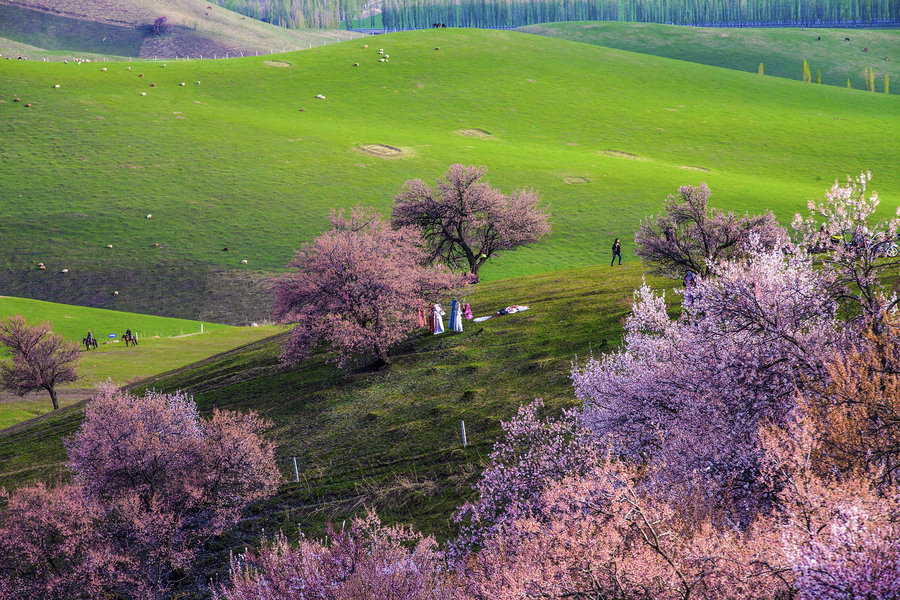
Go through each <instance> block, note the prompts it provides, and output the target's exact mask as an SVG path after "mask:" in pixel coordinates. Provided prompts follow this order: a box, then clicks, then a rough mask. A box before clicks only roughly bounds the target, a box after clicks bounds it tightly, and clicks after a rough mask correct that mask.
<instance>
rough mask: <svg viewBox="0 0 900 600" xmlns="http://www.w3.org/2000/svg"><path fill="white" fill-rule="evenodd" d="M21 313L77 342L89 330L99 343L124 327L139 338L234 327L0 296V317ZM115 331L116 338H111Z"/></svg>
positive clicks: (105, 340) (120, 331)
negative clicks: (46, 323)
mask: <svg viewBox="0 0 900 600" xmlns="http://www.w3.org/2000/svg"><path fill="white" fill-rule="evenodd" d="M12 315H22V316H23V317H25V319H26V320H28V321H29V322H35V323H36V322H42V321H50V324H51V325H52V326H53V332H54V333H58V334H60V335H63V336H65V337H67V338H69V339H70V340H72V341H74V342H80V341H81V339H82V338H84V337H85V336H86V335H87V332H88V331H90V332H91V333H93V335H94V337H95V338H97V341H98V342H99V343H101V344H103V343H105V342H107V341H109V340H111V339H116V340H121V338H122V334H124V333H125V330H126V329H131V331H132V332H133V333H135V334H136V335H137V336H138V338H139V339H140V340H147V339H150V338H153V337H174V336H184V335H189V334H195V333H200V332H201V327H202V331H203V332H207V333H208V332H211V331H216V330H220V329H233V328H232V327H229V326H228V325H222V324H220V323H200V322H197V321H189V320H187V319H172V318H168V317H157V316H154V315H142V314H137V313H126V312H119V311H115V310H106V309H102V308H88V307H83V306H72V305H68V304H58V303H55V302H42V301H40V300H31V299H28V298H11V297H9V296H0V318H4V317H9V316H12ZM110 335H115V338H110Z"/></svg>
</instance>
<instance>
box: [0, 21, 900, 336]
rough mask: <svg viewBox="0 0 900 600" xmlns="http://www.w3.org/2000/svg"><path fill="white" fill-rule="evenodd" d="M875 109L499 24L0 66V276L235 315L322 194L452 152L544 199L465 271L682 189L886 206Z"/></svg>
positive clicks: (779, 82)
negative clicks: (265, 52) (219, 51)
mask: <svg viewBox="0 0 900 600" xmlns="http://www.w3.org/2000/svg"><path fill="white" fill-rule="evenodd" d="M364 42H368V45H369V47H368V48H366V47H364V46H365V43H364ZM378 47H383V48H384V49H385V52H386V53H387V54H388V55H389V56H390V60H389V62H379V59H380V55H378V54H377V53H376V51H377V49H378ZM436 48H439V50H438V49H436ZM357 63H358V64H359V66H358V67H357V66H354V65H355V64H357ZM103 68H107V70H106V71H103V70H102V69H103ZM197 82H199V83H197ZM181 84H185V85H181ZM56 85H59V87H58V88H57V87H55V86H56ZM318 94H321V95H324V96H325V99H324V100H319V99H316V95H318ZM16 98H19V99H20V100H21V101H20V102H15V101H14V100H15V99H16ZM27 104H28V105H30V106H26V105H27ZM301 109H302V110H301ZM898 116H900V101H898V99H897V98H896V97H895V96H887V95H885V94H873V93H866V92H863V91H860V90H847V89H841V88H836V87H832V86H817V85H809V84H803V83H800V82H797V81H787V80H784V79H779V78H775V77H760V76H758V75H756V74H749V73H741V72H736V71H733V70H726V69H720V68H714V67H709V66H704V65H697V64H692V63H688V62H683V61H676V60H671V59H667V58H660V57H654V56H648V55H641V54H634V53H629V52H624V51H620V50H613V49H608V48H604V47H600V46H596V45H589V44H582V43H576V42H570V41H565V40H558V39H552V38H549V37H545V36H536V35H529V34H525V33H520V32H510V31H485V30H449V29H445V30H440V31H413V32H404V33H397V34H390V35H385V36H379V37H377V38H369V39H367V40H364V41H352V42H345V43H342V44H334V45H329V46H327V47H321V48H315V49H312V50H307V51H304V52H299V53H288V54H283V55H279V56H270V57H259V58H256V57H252V58H245V59H233V60H219V61H177V62H169V63H168V64H167V65H163V64H160V63H152V62H148V63H129V64H124V63H109V64H104V65H102V66H101V65H96V64H93V63H92V64H71V63H70V64H68V65H65V64H59V63H38V62H34V61H0V136H2V138H3V140H4V143H3V144H2V146H0V190H2V192H0V194H2V202H0V288H2V289H3V290H5V293H7V294H10V295H17V296H24V297H31V298H40V299H47V300H55V301H65V302H69V303H80V304H85V305H91V306H100V307H106V308H116V309H120V310H130V311H139V312H146V311H151V312H154V313H157V314H163V315H167V316H178V317H184V318H200V319H203V320H208V321H219V322H228V323H249V322H250V321H254V320H259V319H260V318H263V317H265V316H266V314H267V312H268V308H267V307H268V304H269V298H268V293H267V291H266V277H268V276H270V275H272V274H277V273H278V272H280V271H281V270H283V269H284V268H285V265H286V263H287V262H288V260H289V258H290V256H291V253H292V251H293V250H294V249H295V248H297V247H298V246H299V245H300V243H302V242H303V241H305V240H308V239H310V238H311V237H313V236H314V235H315V234H316V233H317V232H319V231H321V230H322V229H323V228H324V227H325V226H326V223H327V215H328V212H329V210H330V209H331V208H332V207H335V206H339V207H341V206H342V207H347V206H352V205H354V204H357V203H362V204H371V205H374V206H376V207H378V208H379V209H381V210H382V211H384V212H385V213H386V212H387V211H388V210H389V206H390V203H391V198H392V196H393V194H395V193H396V192H397V191H398V189H399V188H400V186H401V185H402V183H403V182H404V181H405V180H407V179H409V178H413V177H421V178H423V179H426V180H433V179H435V178H437V177H439V176H440V175H441V174H442V173H443V171H444V170H445V169H446V167H447V166H448V165H449V164H451V163H454V162H462V163H467V164H483V165H486V166H488V168H489V171H488V175H487V180H488V181H489V182H490V183H491V184H493V185H495V186H497V187H500V188H501V189H502V190H503V191H507V192H508V191H511V190H512V189H514V188H516V187H533V188H535V189H537V190H539V191H540V192H541V193H542V195H543V197H544V199H545V201H546V202H547V203H548V204H549V205H550V206H551V210H552V212H553V226H554V232H553V234H552V235H551V236H550V238H549V240H548V241H546V242H545V243H543V244H541V245H540V246H537V247H534V248H530V249H526V250H521V251H517V252H512V253H507V254H505V255H502V256H500V257H498V258H497V259H496V260H495V261H494V262H493V264H491V263H489V264H488V265H486V266H485V268H484V269H483V273H484V278H485V279H486V280H490V279H497V278H502V277H510V276H517V275H524V274H529V273H541V272H550V271H553V270H556V269H560V268H569V267H576V266H584V265H590V264H596V263H598V262H602V261H603V260H605V259H606V257H607V256H608V252H609V251H608V247H609V246H610V245H611V242H612V239H613V238H615V237H621V238H622V239H623V241H624V242H625V248H624V250H625V254H626V260H627V256H628V254H629V253H630V243H629V242H630V237H631V232H633V231H634V229H635V228H636V226H637V224H638V222H639V220H640V219H641V218H643V217H645V216H646V215H648V214H650V213H653V212H655V211H657V210H658V208H659V206H660V203H661V202H662V200H663V199H664V198H665V197H666V195H667V194H669V193H671V192H674V191H675V190H676V188H677V186H679V185H682V184H686V183H691V184H697V183H700V182H701V181H706V182H708V184H709V185H710V187H711V189H712V191H713V197H712V202H713V203H714V204H715V205H717V206H720V207H724V208H728V209H733V210H737V211H746V210H752V211H760V210H763V209H765V208H771V209H772V210H774V212H775V213H776V216H778V217H779V218H780V219H782V221H784V222H786V221H787V220H789V219H790V217H791V216H792V214H793V212H794V211H795V210H800V209H803V208H804V207H805V204H806V200H807V199H808V198H811V197H815V196H820V195H821V194H823V193H824V191H825V190H826V189H827V187H828V186H829V185H830V183H831V182H832V181H833V180H834V179H835V178H843V177H844V176H845V175H847V174H853V173H856V172H858V171H860V170H863V169H870V170H871V171H872V172H873V174H874V179H873V182H872V184H871V187H872V188H874V189H877V190H878V191H879V193H880V195H881V197H882V200H883V206H885V209H886V210H888V209H891V208H893V207H895V206H896V205H897V203H898V198H900V197H898V194H900V174H898V172H897V170H896V168H895V164H894V163H895V158H896V156H897V155H898V154H900V152H898V151H900V142H898V131H900V119H898ZM148 215H152V218H148ZM107 244H113V245H114V248H113V249H108V248H106V246H107ZM154 244H158V246H154ZM224 248H228V251H225V250H224ZM242 260H247V261H248V262H247V264H246V265H243V264H242ZM38 262H44V263H46V265H47V267H48V268H47V270H46V271H39V270H37V269H36V265H37V263H38ZM63 269H68V271H69V272H68V273H66V274H64V273H61V271H62V270H63ZM113 290H119V291H120V294H119V295H118V296H114V295H113V294H112V292H113Z"/></svg>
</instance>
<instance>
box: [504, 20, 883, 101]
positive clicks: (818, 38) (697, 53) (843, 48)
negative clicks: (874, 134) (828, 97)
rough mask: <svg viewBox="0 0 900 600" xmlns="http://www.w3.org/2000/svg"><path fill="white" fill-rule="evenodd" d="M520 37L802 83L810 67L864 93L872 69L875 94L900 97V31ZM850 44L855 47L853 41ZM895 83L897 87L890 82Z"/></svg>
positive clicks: (537, 28)
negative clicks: (886, 86) (761, 73)
mask: <svg viewBox="0 0 900 600" xmlns="http://www.w3.org/2000/svg"><path fill="white" fill-rule="evenodd" d="M519 31H525V32H528V33H537V34H540V35H548V36H552V37H556V38H562V39H567V40H572V41H576V42H585V43H588V44H597V45H600V46H607V47H609V48H618V49H620V50H628V51H630V52H640V53H645V54H652V55H654V56H663V57H666V58H674V59H678V60H686V61H690V62H695V63H700V64H703V65H711V66H714V67H724V68H726V69H736V70H738V71H748V72H751V73H756V72H757V70H758V69H759V63H763V71H764V73H765V74H766V75H770V76H775V77H785V78H787V79H793V80H795V81H799V80H801V78H802V65H803V60H804V59H805V60H807V61H808V62H809V66H810V70H811V71H812V77H813V81H815V78H816V71H819V72H820V73H821V76H822V83H823V84H826V85H836V86H840V87H846V86H847V80H848V79H849V80H850V85H851V86H852V87H853V88H856V89H858V90H865V89H866V84H865V70H866V69H867V68H868V69H873V70H874V71H875V90H876V92H883V91H884V76H885V75H887V76H888V80H889V81H888V83H889V88H890V90H891V93H893V94H900V85H898V84H897V82H898V81H900V29H824V28H810V29H801V28H799V27H785V28H781V27H767V28H759V29H754V28H724V27H682V26H678V25H659V24H656V23H618V22H615V23H614V22H588V23H585V22H577V23H544V24H540V25H529V26H528V27H522V28H520V29H519ZM847 38H849V40H850V41H847ZM891 82H894V85H893V86H890V83H891Z"/></svg>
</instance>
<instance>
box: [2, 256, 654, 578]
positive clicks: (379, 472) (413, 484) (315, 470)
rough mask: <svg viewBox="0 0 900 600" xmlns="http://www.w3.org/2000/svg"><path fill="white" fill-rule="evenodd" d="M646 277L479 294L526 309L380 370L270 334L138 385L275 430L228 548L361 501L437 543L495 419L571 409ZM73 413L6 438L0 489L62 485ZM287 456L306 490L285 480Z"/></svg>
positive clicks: (487, 303) (464, 494)
mask: <svg viewBox="0 0 900 600" xmlns="http://www.w3.org/2000/svg"><path fill="white" fill-rule="evenodd" d="M641 277H642V270H641V269H640V267H638V266H637V265H632V266H623V267H616V268H612V269H611V268H610V267H609V266H605V267H593V268H583V269H575V270H570V271H561V272H558V273H553V274H547V275H536V276H530V277H526V278H523V279H512V280H503V281H495V282H491V283H485V284H481V285H479V286H475V289H473V290H472V291H471V292H470V293H469V295H468V297H467V300H468V301H469V302H471V304H472V307H473V311H474V313H475V315H476V316H479V315H486V314H491V313H493V312H495V311H496V310H498V309H500V308H503V307H505V306H507V305H509V304H528V305H530V307H531V309H530V310H529V311H527V312H523V313H519V314H514V315H507V316H502V317H495V318H492V319H490V320H488V321H485V322H483V323H479V324H475V323H472V322H469V321H466V322H465V323H464V327H465V329H466V330H465V332H463V333H461V334H455V333H450V334H445V335H440V336H433V335H430V334H428V333H425V332H424V331H420V332H419V333H417V334H415V335H413V337H412V338H411V339H410V340H409V341H408V342H407V343H405V344H403V345H402V346H401V347H400V348H399V349H398V350H397V352H396V358H395V362H394V364H393V365H392V366H391V367H390V368H389V369H385V370H381V371H371V370H369V369H367V368H365V366H363V365H360V366H358V367H357V368H355V369H353V370H350V371H342V370H338V369H336V368H334V367H331V366H327V365H325V364H324V363H323V362H322V360H321V358H319V357H316V358H314V359H312V360H310V361H308V362H306V363H303V364H301V365H300V366H299V367H297V368H283V367H281V366H280V365H279V363H278V358H277V356H278V353H279V351H280V337H279V336H276V337H273V338H268V339H264V340H261V341H258V342H256V343H253V344H250V345H248V346H245V347H242V348H239V349H236V350H233V351H230V352H226V353H224V354H222V355H219V356H214V357H212V358H209V359H207V360H205V361H202V362H200V363H198V364H195V365H191V366H190V367H187V368H185V369H181V370H178V371H175V372H172V373H169V374H166V375H162V376H159V377H151V378H150V379H148V380H147V381H142V382H140V383H138V384H137V385H136V386H132V387H133V389H134V390H135V391H137V392H140V391H142V390H145V389H149V388H153V389H159V390H163V391H175V390H179V389H180V390H186V391H188V392H191V393H193V394H194V397H195V399H196V400H197V402H198V404H199V405H200V407H201V410H202V411H204V412H207V413H208V412H209V411H211V410H212V409H213V408H214V407H218V408H228V409H239V410H247V409H253V410H257V411H259V412H260V413H261V414H262V415H264V416H265V417H267V418H269V419H271V420H272V421H273V423H274V425H275V426H274V429H273V430H272V432H271V436H272V439H273V440H274V441H275V443H276V444H277V446H278V461H279V466H280V467H281V469H282V472H283V473H284V474H285V477H286V481H285V484H284V485H283V486H282V487H281V490H280V492H279V494H278V495H277V496H275V497H274V498H272V499H270V500H268V501H266V502H264V503H260V504H258V505H256V506H255V507H254V508H253V510H252V511H251V514H252V515H253V516H252V518H251V519H250V520H249V521H247V522H246V523H245V525H244V526H242V529H241V531H239V532H237V533H236V534H235V536H234V537H232V538H229V539H228V540H227V544H238V545H239V544H243V543H248V541H249V542H250V543H252V540H254V539H255V538H256V536H257V535H258V532H259V531H260V529H261V528H265V529H266V530H267V531H274V530H277V528H278V527H284V528H285V531H292V532H295V531H296V527H295V525H294V524H295V523H296V524H299V525H302V526H303V527H304V530H305V531H307V532H310V533H321V532H322V531H323V530H324V526H325V524H326V522H327V521H328V520H339V519H343V518H346V517H347V516H348V515H350V514H353V513H356V512H358V511H359V510H360V509H361V508H362V507H363V506H364V505H365V506H374V507H377V508H378V510H379V511H380V512H382V513H383V514H384V515H385V516H386V517H387V518H389V519H390V520H400V521H406V522H413V523H415V524H416V525H418V526H421V527H423V528H425V530H427V531H429V532H434V533H436V534H438V535H439V536H440V537H445V536H446V535H448V534H449V532H450V531H451V530H452V529H453V527H452V524H451V523H450V517H451V515H452V513H453V511H454V509H455V507H456V506H457V505H458V504H459V503H460V502H461V501H462V500H463V499H464V498H468V497H470V496H471V489H470V486H471V484H472V483H473V482H474V480H475V478H476V477H477V476H478V473H479V472H480V471H481V469H482V468H483V464H484V461H485V460H486V457H487V455H488V453H489V452H490V449H491V447H492V444H493V442H494V441H495V440H496V438H497V436H498V435H499V433H500V429H499V424H500V421H502V420H507V419H509V418H510V417H511V416H512V415H513V414H515V411H516V409H517V408H518V406H519V405H520V404H522V403H527V402H530V401H532V400H533V399H534V398H537V397H542V398H543V399H544V401H545V403H546V405H547V406H548V407H549V410H554V411H555V410H558V409H559V408H560V407H563V406H571V405H573V404H574V402H575V399H574V395H573V393H572V387H571V382H570V381H569V371H570V368H571V361H573V360H576V359H578V360H583V359H585V358H586V357H587V356H588V355H589V354H590V353H592V352H594V353H597V352H604V351H607V350H608V349H609V348H611V347H612V346H614V345H615V344H617V343H618V340H619V339H620V338H621V331H622V319H623V318H624V316H625V315H626V314H627V313H628V311H629V310H630V307H631V295H632V294H631V292H632V290H633V288H634V287H636V286H639V285H640V282H641ZM652 281H653V283H654V284H657V285H660V286H665V285H671V284H667V282H662V281H659V280H652ZM670 296H671V294H670ZM139 348H140V346H139ZM81 411H82V406H81V405H80V404H79V405H75V406H70V407H68V408H64V409H61V410H59V411H56V412H55V413H53V414H48V415H45V416H43V417H41V418H39V419H34V420H32V421H29V422H27V423H21V424H19V425H16V426H14V427H11V428H9V429H6V430H3V431H0V485H5V486H7V487H10V486H12V487H15V486H17V485H21V484H23V483H25V482H27V481H32V480H34V479H36V478H41V479H52V478H54V477H57V476H60V475H63V476H64V472H63V471H62V465H61V462H62V460H63V458H64V451H63V447H62V444H61V438H62V437H64V436H66V435H69V434H70V433H72V432H73V431H74V430H75V428H77V426H78V423H79V421H80V418H81V417H80V415H81ZM460 420H465V422H466V430H467V434H468V441H469V445H468V447H467V448H466V449H463V448H462V447H461V446H462V442H461V435H460ZM292 456H296V457H297V462H298V467H299V471H300V479H301V483H300V484H297V483H294V482H293V481H292V479H293V467H292V465H291V462H290V457H292ZM288 479H290V481H288ZM224 564H225V561H221V562H220V564H219V565H218V566H219V567H221V566H222V565H224Z"/></svg>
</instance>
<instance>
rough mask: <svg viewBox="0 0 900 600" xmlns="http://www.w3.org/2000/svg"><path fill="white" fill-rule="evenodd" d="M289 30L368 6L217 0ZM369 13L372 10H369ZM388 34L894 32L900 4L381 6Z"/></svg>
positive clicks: (348, 16) (398, 0)
mask: <svg viewBox="0 0 900 600" xmlns="http://www.w3.org/2000/svg"><path fill="white" fill-rule="evenodd" d="M217 1H218V3H219V4H221V5H222V6H224V7H225V8H228V9H230V10H233V11H236V12H239V13H241V14H244V15H247V16H250V17H253V18H255V19H260V20H262V21H267V22H269V23H273V24H275V25H280V26H282V27H289V28H304V27H316V28H339V27H348V28H349V27H350V26H351V23H352V22H353V21H354V20H357V19H359V18H361V17H362V13H363V9H364V8H365V7H366V5H367V4H369V5H371V4H372V2H371V0H368V1H367V0H217ZM370 8H377V7H371V6H370ZM381 9H382V18H383V24H384V28H385V29H389V30H402V29H422V28H427V27H431V26H433V25H434V24H435V23H441V24H444V25H446V26H448V27H489V28H507V27H520V26H523V25H530V24H533V23H548V22H554V21H633V22H646V23H670V24H675V25H705V26H717V25H724V26H747V27H758V26H779V25H898V24H900V0H438V1H435V0H428V1H426V2H423V1H421V0H382V2H381Z"/></svg>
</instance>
